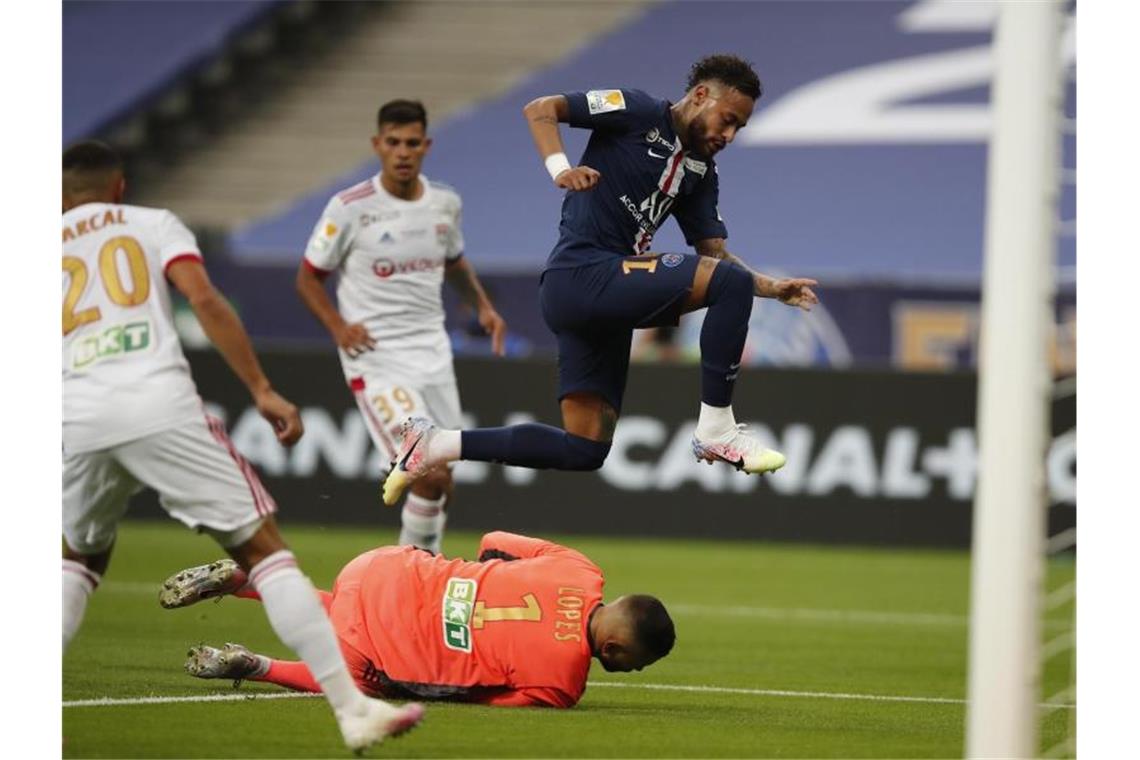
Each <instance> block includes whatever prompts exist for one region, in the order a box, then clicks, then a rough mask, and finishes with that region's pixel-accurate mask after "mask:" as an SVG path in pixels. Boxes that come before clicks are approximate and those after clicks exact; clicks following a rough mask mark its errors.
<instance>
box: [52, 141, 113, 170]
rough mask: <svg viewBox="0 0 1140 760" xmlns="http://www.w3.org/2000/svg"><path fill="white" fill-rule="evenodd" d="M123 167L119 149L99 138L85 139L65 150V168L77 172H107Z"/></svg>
mask: <svg viewBox="0 0 1140 760" xmlns="http://www.w3.org/2000/svg"><path fill="white" fill-rule="evenodd" d="M122 168H123V159H122V156H120V155H119V153H118V151H116V150H115V149H114V148H112V147H111V146H110V145H108V144H107V143H102V142H99V141H98V140H84V141H83V142H77V143H75V144H74V145H72V146H70V147H69V148H67V149H66V150H65V151H63V170H64V171H65V172H67V171H77V172H106V171H112V170H116V169H122Z"/></svg>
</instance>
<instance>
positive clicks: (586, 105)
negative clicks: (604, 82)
mask: <svg viewBox="0 0 1140 760" xmlns="http://www.w3.org/2000/svg"><path fill="white" fill-rule="evenodd" d="M562 95H563V97H565V98H566V102H567V103H568V104H569V105H570V118H569V119H568V121H567V123H568V124H569V125H570V126H572V127H578V128H579V129H597V130H611V131H621V132H629V131H633V130H635V129H637V128H639V127H641V126H642V125H644V124H645V123H646V122H647V121H648V120H651V119H653V118H654V117H655V116H656V115H657V110H658V108H659V101H658V100H657V99H656V98H654V97H652V96H651V95H649V94H647V93H645V92H642V91H641V90H589V91H586V92H564V93H562Z"/></svg>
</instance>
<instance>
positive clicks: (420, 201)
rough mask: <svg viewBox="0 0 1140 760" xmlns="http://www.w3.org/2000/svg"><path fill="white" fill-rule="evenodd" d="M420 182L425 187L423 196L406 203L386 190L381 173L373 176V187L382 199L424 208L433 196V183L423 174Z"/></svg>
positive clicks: (420, 176)
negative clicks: (381, 179)
mask: <svg viewBox="0 0 1140 760" xmlns="http://www.w3.org/2000/svg"><path fill="white" fill-rule="evenodd" d="M419 180H420V184H422V185H423V188H424V192H423V194H422V195H420V197H419V198H416V199H415V200H414V201H406V200H404V199H403V198H397V197H396V196H394V195H392V194H391V193H390V192H388V191H387V190H386V189H385V188H384V184H383V183H382V182H381V181H380V173H379V172H377V173H376V174H374V175H372V186H373V187H374V188H376V192H377V193H379V194H380V197H382V198H387V199H388V200H390V201H392V202H393V203H401V204H403V205H405V206H422V205H424V204H426V203H427V202H428V199H429V197H430V196H431V192H432V190H431V183H430V182H429V181H428V178H427V177H425V176H424V175H423V174H420V175H419Z"/></svg>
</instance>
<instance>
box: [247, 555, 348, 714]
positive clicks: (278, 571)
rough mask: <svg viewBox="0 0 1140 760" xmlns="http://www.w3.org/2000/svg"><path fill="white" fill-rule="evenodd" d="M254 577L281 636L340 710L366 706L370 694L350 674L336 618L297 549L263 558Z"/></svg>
mask: <svg viewBox="0 0 1140 760" xmlns="http://www.w3.org/2000/svg"><path fill="white" fill-rule="evenodd" d="M249 582H250V585H252V586H253V587H254V588H255V589H257V593H258V594H260V595H261V603H262V605H263V606H264V607H265V614H266V616H268V618H269V624H270V625H272V626H273V630H274V631H275V632H276V633H277V636H278V638H280V639H281V641H282V642H284V643H285V645H286V646H288V647H289V648H290V649H292V650H293V651H294V652H296V653H297V654H298V655H299V656H300V657H301V659H302V660H304V661H305V664H306V665H308V666H309V672H311V673H312V674H313V678H315V679H316V680H317V682H318V683H320V685H321V689H322V690H323V691H324V693H325V697H326V698H327V699H328V701H329V704H331V705H332V708H333V710H334V711H335V712H336V713H337V715H338V716H339V715H343V714H349V713H356V712H360V711H362V710H364V709H365V707H364V704H365V697H364V695H363V694H362V693H361V692H360V690H359V689H358V688H356V684H355V682H353V680H352V676H350V675H349V674H348V668H347V667H346V666H345V664H344V656H343V655H342V654H341V653H340V646H339V645H338V644H337V640H336V633H335V632H334V631H333V627H332V623H331V622H329V618H328V615H327V614H325V610H324V607H322V606H321V602H320V599H319V598H318V597H317V592H316V589H314V588H313V584H312V583H311V582H310V581H309V579H308V578H306V577H305V575H304V574H302V573H301V569H300V568H299V567H297V560H296V558H295V557H294V556H293V552H291V551H289V550H288V549H282V550H281V551H278V552H274V553H273V554H270V555H269V556H268V557H266V558H265V559H263V560H261V562H258V563H257V564H256V565H254V566H253V568H252V569H251V570H250V571H249Z"/></svg>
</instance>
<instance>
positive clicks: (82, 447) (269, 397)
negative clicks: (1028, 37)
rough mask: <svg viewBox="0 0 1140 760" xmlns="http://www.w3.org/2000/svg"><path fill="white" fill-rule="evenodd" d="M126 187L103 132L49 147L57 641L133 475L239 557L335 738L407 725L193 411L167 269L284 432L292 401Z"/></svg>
mask: <svg viewBox="0 0 1140 760" xmlns="http://www.w3.org/2000/svg"><path fill="white" fill-rule="evenodd" d="M125 188H126V183H125V180H124V179H123V170H122V161H121V160H120V158H119V157H118V155H117V154H116V153H115V152H114V151H113V150H112V149H111V148H109V147H107V146H106V145H103V144H102V143H97V142H84V143H79V144H77V145H74V146H72V147H71V148H68V149H67V150H66V151H65V152H64V154H63V212H64V213H63V539H64V541H63V646H64V648H65V649H66V648H67V645H68V644H69V643H70V641H71V639H72V638H73V637H74V635H75V634H76V632H77V631H78V630H79V625H80V623H81V622H82V620H83V615H84V612H85V611H86V608H87V600H88V597H89V596H90V595H91V593H92V592H93V591H94V590H95V588H96V587H97V586H98V584H99V581H100V580H101V579H102V575H103V573H104V572H106V569H107V566H108V564H109V562H110V559H111V550H112V548H113V546H114V543H115V534H116V529H117V527H118V523H119V521H120V519H121V518H122V517H123V515H124V513H125V512H126V509H127V501H128V499H129V498H130V496H131V495H132V494H134V493H135V492H137V491H139V490H141V489H142V488H143V487H144V486H148V487H150V488H153V489H155V490H156V491H158V493H159V497H160V501H161V503H162V505H163V507H164V508H165V509H166V511H167V512H169V513H170V514H171V515H172V516H174V517H176V518H177V519H179V520H181V521H182V522H183V523H185V524H186V525H188V526H190V527H191V528H195V529H197V530H199V531H202V532H206V533H209V534H210V535H212V536H213V537H214V538H215V539H217V541H218V542H219V543H220V544H221V545H222V547H223V548H225V549H226V551H227V552H229V554H230V556H232V557H233V558H234V559H235V560H236V561H237V562H238V563H239V564H240V565H241V566H242V567H243V568H245V569H246V570H247V571H248V573H249V575H250V578H251V579H252V580H253V582H254V584H255V585H256V586H257V588H258V591H259V592H260V593H261V595H262V598H263V599H264V600H265V611H266V615H267V616H268V617H269V621H270V623H271V624H272V626H273V629H274V630H275V631H276V632H277V635H278V636H280V637H281V640H282V641H283V642H284V643H285V644H287V645H288V646H290V647H291V648H292V649H293V650H294V651H296V652H297V653H298V654H299V655H300V656H301V657H302V659H304V660H305V662H306V664H307V665H308V666H309V669H310V670H311V671H312V672H313V674H314V676H315V677H317V679H318V681H319V682H320V684H321V686H322V689H323V691H324V692H325V695H326V697H327V698H328V700H329V702H330V704H331V705H332V708H333V712H334V714H335V715H336V719H337V722H338V724H339V725H340V729H341V734H342V736H343V737H344V740H345V743H346V744H348V746H349V747H350V748H352V749H357V750H358V749H363V748H365V747H367V746H369V745H371V744H374V743H376V742H378V741H381V740H383V739H384V738H385V737H387V736H394V735H398V734H400V733H403V732H404V731H407V730H408V729H410V728H411V727H412V726H414V725H415V724H416V723H418V722H419V720H420V718H421V717H422V715H423V708H422V706H420V705H416V704H410V705H405V706H403V707H395V706H393V705H389V704H387V703H386V702H382V701H380V700H375V699H370V698H368V697H366V696H365V695H364V694H363V693H361V692H360V691H359V690H358V689H357V687H356V685H355V683H354V682H353V680H352V677H351V676H350V675H349V672H348V670H347V668H346V666H345V662H344V658H343V656H342V654H341V651H340V648H339V646H338V644H337V641H336V637H335V635H334V633H333V630H332V626H331V624H330V623H329V619H328V617H327V615H326V613H325V611H324V609H323V608H322V606H321V603H320V602H319V601H318V599H317V596H316V594H315V592H314V590H313V585H312V583H310V582H309V579H308V578H307V577H305V576H304V575H303V574H302V573H301V571H300V568H299V567H298V566H297V560H296V559H295V558H294V556H293V554H292V552H290V551H289V549H288V548H287V547H286V546H285V542H284V541H283V540H282V538H281V535H280V533H279V532H278V530H277V525H276V522H275V520H274V518H273V513H274V512H275V511H276V508H277V507H276V505H275V504H274V502H273V498H272V497H271V496H270V495H269V493H268V492H267V491H266V490H265V488H264V487H263V486H262V485H261V482H260V481H259V480H258V478H257V475H256V474H255V473H254V471H253V469H252V468H251V467H250V465H249V463H248V462H247V461H246V460H245V459H244V458H242V456H241V455H240V454H238V453H237V452H236V451H235V450H234V448H233V446H232V445H231V444H230V441H229V439H228V438H227V437H226V432H225V429H224V427H223V426H222V424H221V422H220V421H219V420H216V419H213V418H211V417H209V416H207V415H206V413H205V411H204V409H203V407H202V401H201V399H200V398H199V396H198V392H197V389H196V388H195V386H194V381H193V379H192V378H191V377H190V367H189V365H188V364H187V362H186V358H185V357H184V356H183V354H182V347H181V345H180V344H179V341H178V335H177V333H176V332H175V329H174V323H173V319H172V316H171V306H170V289H169V287H168V285H167V280H169V281H170V282H171V283H173V284H174V286H175V287H176V288H178V290H179V291H181V292H182V294H183V295H185V296H186V298H187V299H188V300H189V302H190V306H191V307H192V308H193V310H194V313H195V314H196V315H197V317H198V320H199V322H201V324H202V328H203V329H204V330H205V332H206V334H207V335H208V336H209V337H210V339H211V340H212V341H213V342H214V344H215V345H216V346H217V347H218V349H219V350H220V351H221V353H222V355H223V356H224V357H225V359H226V361H227V363H228V364H229V365H230V367H231V368H232V369H233V371H234V373H235V374H236V375H237V376H238V377H239V378H240V379H241V381H242V382H243V383H245V385H246V387H247V388H249V391H250V394H251V396H252V397H253V401H254V403H255V404H256V405H257V409H258V411H260V412H261V414H262V416H264V417H265V419H266V420H268V421H269V422H270V424H272V425H273V427H274V429H275V431H276V433H277V438H278V440H280V441H281V443H283V444H285V445H292V444H293V443H295V442H296V441H297V440H298V439H299V438H300V437H301V434H302V432H303V430H302V426H301V419H300V416H299V415H298V413H297V408H296V407H295V406H294V405H293V404H291V403H290V402H289V401H287V400H286V399H284V398H283V397H281V396H280V395H278V394H277V392H276V391H274V390H273V387H272V386H271V385H270V383H269V379H268V378H267V377H266V376H265V373H264V372H263V371H262V369H261V365H260V363H259V362H258V360H257V356H256V355H255V354H254V352H253V347H252V345H251V344H250V341H249V337H248V336H247V335H246V332H245V328H244V327H243V326H242V324H241V321H240V320H239V319H238V316H237V314H236V313H235V312H234V311H233V309H232V308H231V307H230V305H229V304H228V303H227V302H226V300H225V298H224V297H222V295H221V294H220V293H219V292H218V291H217V290H216V289H215V288H214V286H213V284H212V283H211V282H210V279H209V277H208V276H207V275H206V270H205V268H204V267H203V266H202V254H201V253H200V252H199V250H198V245H197V242H196V241H195V239H194V235H193V234H192V233H191V232H190V231H189V230H188V229H187V228H186V227H185V226H184V225H183V224H182V223H181V222H180V221H179V220H178V218H177V217H176V216H174V214H172V213H171V212H169V211H166V210H163V209H154V208H144V207H141V206H131V205H125V204H123V203H122V199H123V193H124V190H125ZM210 572H212V571H210V570H204V571H203V572H202V573H201V575H202V577H201V578H185V577H184V578H181V579H180V583H181V586H186V585H187V584H188V583H189V584H190V585H191V586H192V585H193V584H194V582H199V583H203V582H208V581H209V577H208V576H209V574H210ZM177 590H178V589H176V588H173V587H171V588H167V589H164V590H163V592H162V596H161V597H160V598H162V599H163V601H164V603H165V602H171V605H172V604H173V602H174V601H175V600H172V599H166V597H167V596H170V595H171V594H175V593H176V592H177ZM270 600H272V601H270ZM171 605H168V606H171ZM318 674H319V675H318Z"/></svg>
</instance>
